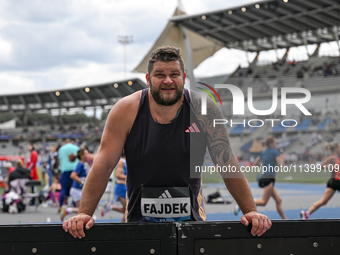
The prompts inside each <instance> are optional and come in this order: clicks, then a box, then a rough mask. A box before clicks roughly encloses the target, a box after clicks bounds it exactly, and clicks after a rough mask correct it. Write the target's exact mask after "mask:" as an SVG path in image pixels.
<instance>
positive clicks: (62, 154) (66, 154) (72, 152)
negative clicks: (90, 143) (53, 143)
mask: <svg viewBox="0 0 340 255" xmlns="http://www.w3.org/2000/svg"><path fill="white" fill-rule="evenodd" d="M78 150H79V147H78V146H76V145H74V144H73V143H72V141H71V139H67V140H66V141H65V144H64V145H63V146H61V147H60V149H59V150H58V158H59V164H60V172H61V177H60V184H61V192H60V200H59V205H60V207H59V209H60V210H61V207H62V205H63V204H64V202H65V198H66V199H67V197H68V196H69V191H70V188H71V185H72V180H71V177H70V176H71V173H72V171H73V170H74V169H75V168H76V166H77V164H78V161H79V160H78V159H77V158H76V155H77V153H78Z"/></svg>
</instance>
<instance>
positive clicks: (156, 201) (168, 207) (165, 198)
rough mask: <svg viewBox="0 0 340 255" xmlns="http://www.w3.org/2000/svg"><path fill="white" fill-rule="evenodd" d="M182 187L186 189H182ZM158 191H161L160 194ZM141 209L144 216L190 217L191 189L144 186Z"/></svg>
mask: <svg viewBox="0 0 340 255" xmlns="http://www.w3.org/2000/svg"><path fill="white" fill-rule="evenodd" d="M182 189H183V190H184V191H182ZM156 192H159V193H158V195H156V194H157V193H156ZM170 192H171V193H170ZM160 193H161V194H160ZM159 194H160V195H159ZM141 210H142V215H143V217H156V218H169V217H170V218H171V217H185V218H190V214H191V206H190V197H189V190H188V188H178V187H176V188H170V187H167V188H163V189H162V188H145V187H143V190H142V199H141Z"/></svg>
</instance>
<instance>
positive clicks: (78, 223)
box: [63, 213, 94, 238]
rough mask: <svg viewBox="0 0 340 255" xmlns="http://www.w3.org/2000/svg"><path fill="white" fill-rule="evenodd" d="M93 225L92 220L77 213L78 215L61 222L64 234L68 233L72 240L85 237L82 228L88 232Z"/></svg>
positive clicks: (85, 215)
mask: <svg viewBox="0 0 340 255" xmlns="http://www.w3.org/2000/svg"><path fill="white" fill-rule="evenodd" d="M93 224H94V219H93V218H92V217H91V216H90V215H88V214H85V213H79V214H78V215H76V216H74V217H72V218H70V219H68V220H66V221H64V222H63V229H64V230H65V232H69V233H70V234H71V235H72V236H73V237H74V238H77V237H78V238H82V237H85V233H84V226H85V228H86V229H87V230H89V229H90V228H91V227H92V226H93Z"/></svg>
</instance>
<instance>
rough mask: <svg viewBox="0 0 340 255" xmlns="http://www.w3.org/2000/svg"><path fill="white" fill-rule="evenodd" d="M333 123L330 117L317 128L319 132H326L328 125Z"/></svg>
mask: <svg viewBox="0 0 340 255" xmlns="http://www.w3.org/2000/svg"><path fill="white" fill-rule="evenodd" d="M331 122H332V119H331V118H330V117H326V118H325V119H324V120H323V122H321V123H320V124H319V125H318V126H317V128H318V130H324V129H325V127H326V126H327V124H328V123H331Z"/></svg>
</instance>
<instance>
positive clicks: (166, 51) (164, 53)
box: [148, 46, 184, 75]
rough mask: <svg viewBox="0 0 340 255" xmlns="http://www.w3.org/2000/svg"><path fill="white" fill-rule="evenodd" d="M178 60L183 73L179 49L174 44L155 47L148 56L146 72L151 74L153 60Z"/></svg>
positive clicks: (182, 62)
mask: <svg viewBox="0 0 340 255" xmlns="http://www.w3.org/2000/svg"><path fill="white" fill-rule="evenodd" d="M177 60H178V61H179V64H180V66H181V70H182V72H183V73H184V61H183V58H182V55H181V49H180V48H177V47H174V46H161V47H158V48H157V49H155V50H154V51H153V52H152V53H151V56H150V59H149V62H148V73H149V75H150V74H151V72H152V70H153V64H154V63H155V62H158V61H160V62H166V63H168V62H171V61H177Z"/></svg>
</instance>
